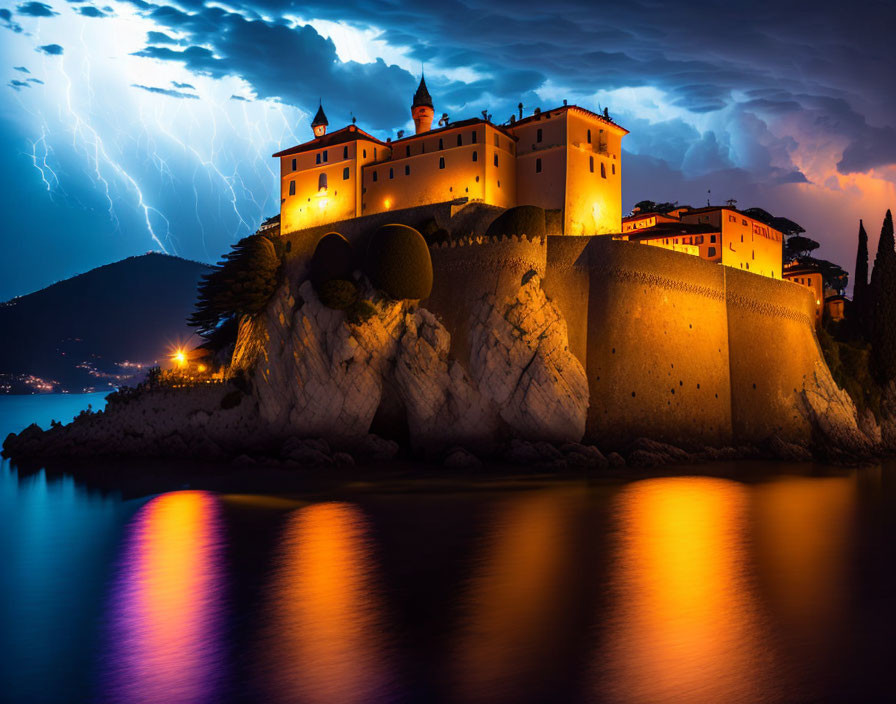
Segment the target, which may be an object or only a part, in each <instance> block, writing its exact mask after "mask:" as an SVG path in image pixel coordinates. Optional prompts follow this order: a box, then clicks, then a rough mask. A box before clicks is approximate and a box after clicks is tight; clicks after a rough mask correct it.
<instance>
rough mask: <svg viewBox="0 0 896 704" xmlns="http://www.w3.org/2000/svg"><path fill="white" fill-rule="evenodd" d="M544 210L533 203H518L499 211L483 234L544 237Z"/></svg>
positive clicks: (489, 235)
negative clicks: (501, 211) (513, 206)
mask: <svg viewBox="0 0 896 704" xmlns="http://www.w3.org/2000/svg"><path fill="white" fill-rule="evenodd" d="M544 223H545V215H544V210H543V209H542V208H539V207H538V206H535V205H518V206H516V207H515V208H510V209H508V210H505V211H504V212H503V213H501V214H500V215H499V216H498V217H497V218H496V219H495V221H494V222H493V223H492V224H491V225H489V226H488V230H486V232H485V234H486V236H488V237H501V236H504V235H507V236H517V237H518V236H521V235H526V236H527V237H530V238H532V237H537V238H541V237H544V233H545V227H544Z"/></svg>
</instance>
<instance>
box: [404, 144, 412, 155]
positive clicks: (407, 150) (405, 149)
mask: <svg viewBox="0 0 896 704" xmlns="http://www.w3.org/2000/svg"><path fill="white" fill-rule="evenodd" d="M404 155H405V156H410V155H411V145H410V144H409V145H407V146H406V147H405V148H404Z"/></svg>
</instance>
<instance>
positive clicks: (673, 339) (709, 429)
mask: <svg viewBox="0 0 896 704" xmlns="http://www.w3.org/2000/svg"><path fill="white" fill-rule="evenodd" d="M588 256H589V260H590V264H589V274H590V277H589V295H588V324H587V325H588V330H587V362H586V372H587V375H588V384H589V388H590V391H591V406H590V409H589V413H588V426H587V435H588V436H589V437H591V438H593V439H595V440H597V441H599V442H600V443H601V444H603V445H608V446H612V445H616V446H618V445H620V444H624V443H625V442H627V441H629V440H634V439H636V438H639V437H649V438H654V439H658V440H664V441H667V442H672V443H675V444H679V445H688V444H692V443H695V442H697V443H705V444H710V445H725V444H729V443H730V442H731V387H730V382H729V373H728V354H729V350H728V323H727V316H726V311H725V282H724V275H723V271H722V268H721V267H719V266H715V265H712V264H709V263H707V262H704V261H702V260H700V259H698V258H696V257H692V256H689V255H686V254H681V253H678V252H668V251H665V250H661V249H658V248H654V247H643V246H640V245H637V244H632V243H629V242H619V241H615V240H611V239H610V238H603V237H596V238H592V240H591V243H590V245H589V248H588ZM561 308H562V306H561Z"/></svg>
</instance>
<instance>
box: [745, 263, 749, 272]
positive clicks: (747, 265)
mask: <svg viewBox="0 0 896 704" xmlns="http://www.w3.org/2000/svg"><path fill="white" fill-rule="evenodd" d="M746 267H747V271H749V270H750V262H747V264H746Z"/></svg>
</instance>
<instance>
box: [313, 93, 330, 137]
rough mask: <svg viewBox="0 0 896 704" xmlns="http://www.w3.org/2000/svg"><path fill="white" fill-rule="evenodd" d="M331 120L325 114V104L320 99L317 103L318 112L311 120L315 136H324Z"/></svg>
mask: <svg viewBox="0 0 896 704" xmlns="http://www.w3.org/2000/svg"><path fill="white" fill-rule="evenodd" d="M329 124H330V122H329V121H328V120H327V116H326V115H325V114H324V106H323V104H322V103H320V101H318V104H317V114H316V115H315V116H314V119H313V120H312V121H311V129H312V130H314V136H315V137H323V136H324V135H325V134H326V133H327V125H329Z"/></svg>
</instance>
